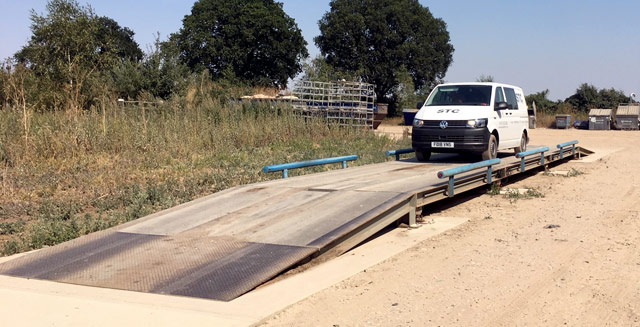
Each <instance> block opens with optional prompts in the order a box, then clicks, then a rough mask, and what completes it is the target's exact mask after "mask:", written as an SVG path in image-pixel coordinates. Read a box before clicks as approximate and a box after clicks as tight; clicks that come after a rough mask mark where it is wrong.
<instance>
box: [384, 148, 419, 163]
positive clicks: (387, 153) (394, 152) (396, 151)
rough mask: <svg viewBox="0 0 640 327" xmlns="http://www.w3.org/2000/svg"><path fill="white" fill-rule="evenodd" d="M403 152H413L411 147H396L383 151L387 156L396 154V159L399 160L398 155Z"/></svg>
mask: <svg viewBox="0 0 640 327" xmlns="http://www.w3.org/2000/svg"><path fill="white" fill-rule="evenodd" d="M405 153H413V149H398V150H391V151H387V152H385V154H386V155H387V157H388V156H396V161H398V160H400V155H401V154H405Z"/></svg>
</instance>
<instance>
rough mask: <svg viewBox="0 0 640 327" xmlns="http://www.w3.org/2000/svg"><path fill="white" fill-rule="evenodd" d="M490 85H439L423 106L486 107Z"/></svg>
mask: <svg viewBox="0 0 640 327" xmlns="http://www.w3.org/2000/svg"><path fill="white" fill-rule="evenodd" d="M491 88H492V87H491V85H441V86H438V87H437V88H436V89H435V91H433V93H431V96H430V97H429V99H427V102H426V104H425V105H427V106H488V105H489V103H490V102H491Z"/></svg>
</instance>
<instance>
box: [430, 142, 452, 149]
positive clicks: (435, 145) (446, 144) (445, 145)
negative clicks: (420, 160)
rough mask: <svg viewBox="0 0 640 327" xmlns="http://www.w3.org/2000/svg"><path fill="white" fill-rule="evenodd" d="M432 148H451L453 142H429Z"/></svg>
mask: <svg viewBox="0 0 640 327" xmlns="http://www.w3.org/2000/svg"><path fill="white" fill-rule="evenodd" d="M431 147H432V148H453V142H431Z"/></svg>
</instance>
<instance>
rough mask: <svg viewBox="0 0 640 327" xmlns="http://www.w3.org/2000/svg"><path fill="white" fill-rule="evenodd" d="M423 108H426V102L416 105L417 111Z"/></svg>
mask: <svg viewBox="0 0 640 327" xmlns="http://www.w3.org/2000/svg"><path fill="white" fill-rule="evenodd" d="M422 106H424V102H418V103H416V109H422Z"/></svg>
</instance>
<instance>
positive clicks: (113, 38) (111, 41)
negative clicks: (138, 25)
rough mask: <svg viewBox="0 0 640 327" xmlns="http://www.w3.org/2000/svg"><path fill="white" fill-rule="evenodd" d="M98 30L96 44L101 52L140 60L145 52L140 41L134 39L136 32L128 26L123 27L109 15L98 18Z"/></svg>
mask: <svg viewBox="0 0 640 327" xmlns="http://www.w3.org/2000/svg"><path fill="white" fill-rule="evenodd" d="M96 20H97V24H98V31H97V33H96V44H97V45H98V47H99V52H100V53H101V54H114V55H115V56H116V57H118V58H120V59H122V60H131V61H140V60H142V58H143V56H144V53H142V50H140V47H139V46H138V43H136V41H134V40H133V35H134V34H135V33H134V32H133V31H132V30H130V29H129V28H127V27H121V26H120V25H119V24H118V22H116V21H115V20H113V19H111V18H109V17H98V18H96Z"/></svg>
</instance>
